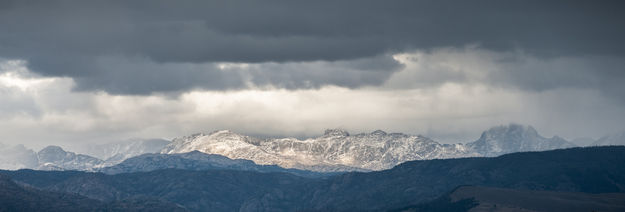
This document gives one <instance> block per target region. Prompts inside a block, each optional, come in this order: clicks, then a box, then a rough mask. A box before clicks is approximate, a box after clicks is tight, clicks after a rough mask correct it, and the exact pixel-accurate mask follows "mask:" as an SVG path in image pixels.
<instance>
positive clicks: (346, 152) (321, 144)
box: [161, 129, 476, 171]
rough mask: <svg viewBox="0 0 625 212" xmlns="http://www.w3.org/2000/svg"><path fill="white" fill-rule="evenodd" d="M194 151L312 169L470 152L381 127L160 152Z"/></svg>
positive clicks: (230, 140) (193, 141) (212, 140)
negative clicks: (352, 133) (383, 129)
mask: <svg viewBox="0 0 625 212" xmlns="http://www.w3.org/2000/svg"><path fill="white" fill-rule="evenodd" d="M194 150H198V151H201V152H204V153H207V154H220V155H224V156H227V157H229V158H233V159H248V160H252V161H254V162H255V163H257V164H264V165H271V164H276V165H280V166H282V167H285V168H300V169H308V170H314V171H349V170H381V169H387V168H391V167H393V166H395V165H397V164H399V163H402V162H405V161H409V160H420V159H432V158H449V157H462V156H476V155H474V154H470V153H468V152H465V151H464V150H463V149H462V148H457V147H456V146H454V145H443V144H440V143H437V142H434V141H432V140H431V139H428V138H425V137H419V136H409V135H404V134H401V133H391V134H387V133H385V132H383V131H381V130H380V131H375V132H373V133H361V134H357V135H350V134H349V133H348V132H347V131H345V130H340V129H329V130H326V131H325V132H324V135H322V136H320V137H316V138H309V139H306V140H304V141H302V140H299V139H295V138H278V139H259V138H254V137H250V136H244V135H240V134H236V133H233V132H230V131H216V132H213V133H210V134H208V135H199V136H198V135H194V136H185V137H182V138H177V139H174V142H172V143H171V144H170V145H168V146H167V147H165V148H164V149H163V151H161V153H165V154H173V153H185V152H191V151H194Z"/></svg>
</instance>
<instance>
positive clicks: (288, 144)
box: [0, 124, 625, 175]
mask: <svg viewBox="0 0 625 212" xmlns="http://www.w3.org/2000/svg"><path fill="white" fill-rule="evenodd" d="M624 140H625V133H624V134H614V135H610V136H605V137H603V138H601V139H599V140H597V141H595V142H594V145H615V144H620V143H619V142H621V143H622V142H623V141H624ZM574 146H576V145H575V144H573V143H571V142H569V141H567V140H565V139H563V138H561V137H558V136H553V137H551V138H545V137H543V136H541V135H540V134H538V132H537V131H536V130H535V129H534V128H533V127H531V126H523V125H518V124H509V125H504V126H496V127H493V128H491V129H488V130H486V131H484V132H483V133H482V134H481V136H480V137H479V138H478V139H477V140H475V141H472V142H468V143H464V144H463V143H457V144H441V143H438V142H436V141H434V140H432V139H430V138H427V137H424V136H420V135H407V134H403V133H386V132H384V131H381V130H376V131H374V132H371V133H360V134H355V135H351V134H349V133H348V132H347V131H345V130H340V129H330V130H326V131H325V133H324V134H323V135H322V136H319V137H314V138H308V139H303V140H300V139H296V138H256V137H252V136H246V135H241V134H237V133H234V132H232V131H228V130H220V131H214V132H212V133H207V134H204V133H198V134H193V135H190V136H183V137H180V138H175V139H173V141H171V142H170V141H167V140H162V139H149V140H132V141H125V142H117V143H110V144H100V145H91V146H83V147H80V148H76V151H79V152H80V153H74V152H71V151H66V150H63V149H62V148H61V147H58V146H49V147H46V148H44V149H42V150H40V151H39V152H35V151H33V150H30V149H28V148H26V147H24V146H22V145H18V146H6V145H0V153H4V154H1V155H0V169H10V170H15V169H21V168H29V169H40V170H83V171H99V170H106V171H107V172H110V173H121V172H129V171H130V170H135V171H147V170H153V169H158V168H176V167H177V168H181V167H186V168H188V167H189V166H190V165H189V164H195V165H197V164H202V165H197V167H196V170H202V169H208V168H209V167H212V168H215V167H221V168H224V167H222V166H221V165H223V164H212V165H211V164H209V163H211V162H215V161H214V160H205V159H200V158H202V157H204V158H210V157H214V156H202V157H187V156H184V155H181V154H183V153H192V152H194V151H198V152H201V153H205V154H208V155H221V156H225V157H227V158H229V159H234V160H235V161H236V160H238V159H242V160H245V161H250V162H253V163H254V166H258V167H261V166H267V167H269V166H271V165H277V166H279V167H280V168H284V169H285V170H286V169H291V170H292V169H299V170H308V171H313V172H327V173H337V172H348V171H376V170H385V169H389V168H392V167H394V166H396V165H398V164H400V163H403V162H406V161H413V160H429V159H445V158H463V157H494V156H498V155H502V154H507V153H513V152H526V151H544V150H551V149H561V148H570V147H574ZM154 153H160V155H146V156H144V157H142V156H141V155H143V154H154ZM168 155H169V156H168ZM189 155H196V156H197V155H199V154H189ZM133 157H137V158H133ZM167 157H170V158H169V159H166V158H167ZM129 159H132V160H130V161H129V162H127V163H125V164H120V163H122V162H123V161H125V160H129ZM157 159H158V160H162V161H161V162H158V163H156V162H155V160H157ZM165 161H167V162H165ZM174 161H180V163H179V164H173V163H174ZM181 161H184V163H183V162H181ZM191 161H192V162H191ZM118 164H120V166H116V165H118ZM129 164H133V167H129V166H128V165H129ZM195 165H194V166H195ZM123 166H126V167H125V168H123ZM157 166H159V167H157ZM106 167H111V168H106ZM113 167H114V168H113ZM148 167H151V168H148ZM242 167H247V166H242ZM226 168H228V169H233V168H234V166H231V167H226ZM248 168H249V167H248ZM263 169H264V170H266V169H265V168H263ZM112 170H116V171H112ZM241 170H247V169H246V168H241ZM304 175H308V174H307V173H304Z"/></svg>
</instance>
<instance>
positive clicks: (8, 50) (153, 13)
mask: <svg viewBox="0 0 625 212" xmlns="http://www.w3.org/2000/svg"><path fill="white" fill-rule="evenodd" d="M624 8H625V7H623V3H622V1H600V2H595V1H593V2H591V1H514V2H513V1H392V2H389V1H377V0H376V1H373V0H371V1H366V0H354V1H251V0H250V1H241V0H228V1H164V0H163V1H101V2H94V1H7V0H0V27H1V30H0V57H5V58H15V59H25V60H27V61H28V64H29V67H30V68H31V69H32V70H33V71H35V72H37V73H40V74H42V75H47V76H69V77H72V78H74V79H75V80H76V81H77V84H78V87H77V89H81V90H105V91H108V92H112V93H132V94H146V93H150V92H161V91H162V92H167V91H182V90H186V89H192V88H202V89H214V90H220V89H237V88H242V87H245V86H246V84H245V80H249V81H251V82H253V83H256V84H260V85H265V84H272V85H277V86H279V87H286V88H309V87H318V86H321V85H326V84H335V85H339V86H347V87H359V86H364V85H377V84H380V83H381V82H383V81H384V80H386V79H387V78H388V77H389V76H390V74H392V72H393V71H395V70H397V68H398V67H399V65H398V64H397V63H395V62H393V61H389V60H386V62H384V63H381V64H376V65H375V67H373V68H369V65H366V63H365V62H362V61H360V62H353V61H358V60H362V59H363V58H388V54H392V53H396V52H402V51H410V50H413V49H428V48H436V47H449V46H452V47H459V46H464V45H467V44H478V45H480V46H481V47H482V48H486V49H489V50H493V51H509V50H517V49H521V50H523V51H526V52H528V54H533V55H539V56H541V57H561V56H580V55H582V56H583V55H608V56H612V57H619V58H622V57H623V55H625V44H624V42H623V39H622V38H623V37H625V22H623V21H622V20H625V14H624V13H623V12H622V11H623V9H624ZM111 58H113V59H111ZM124 58H127V59H124ZM315 61H336V62H338V63H342V64H350V63H355V64H352V65H348V66H349V67H348V68H345V69H346V71H341V69H343V68H342V67H335V68H332V70H321V68H315V67H313V66H304V67H303V66H295V65H294V64H298V63H301V62H313V63H314V62H315ZM107 62H108V63H107ZM139 62H143V64H138V63H139ZM217 62H244V63H268V64H269V65H265V66H263V67H265V68H264V69H259V68H255V69H252V70H251V71H249V72H247V73H242V72H241V71H231V72H227V71H224V70H220V69H217V68H216V66H217V65H216V64H215V63H217ZM284 63H287V64H289V65H288V66H278V65H279V64H284ZM272 64H273V65H272ZM276 64H278V65H276ZM369 64H372V63H369ZM335 65H336V64H335ZM322 66H323V64H322ZM267 67H269V68H271V69H266V68H267ZM291 69H295V70H291ZM358 70H360V71H358ZM372 71H373V72H372ZM375 71H379V72H378V73H374V72H375ZM325 74H328V75H325ZM324 75H325V76H324ZM245 77H248V78H250V77H251V79H245ZM531 82H532V83H535V81H531Z"/></svg>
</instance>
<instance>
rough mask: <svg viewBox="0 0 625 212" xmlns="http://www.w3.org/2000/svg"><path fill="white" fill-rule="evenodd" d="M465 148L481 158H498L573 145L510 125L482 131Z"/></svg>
mask: <svg viewBox="0 0 625 212" xmlns="http://www.w3.org/2000/svg"><path fill="white" fill-rule="evenodd" d="M467 146H468V147H469V148H470V149H472V150H473V151H475V152H477V153H479V154H480V155H483V156H498V155H501V154H507V153H512V152H524V151H542V150H550V149H558V148H568V147H574V146H575V144H573V143H570V142H568V141H566V140H564V139H563V138H560V137H557V136H554V137H553V138H545V137H542V136H540V135H539V134H538V132H537V131H536V130H535V129H534V128H533V127H532V126H523V125H519V124H510V125H507V126H506V125H502V126H497V127H493V128H490V129H489V130H486V131H484V132H483V133H482V135H481V136H480V138H479V139H478V140H476V141H474V142H471V143H468V144H467Z"/></svg>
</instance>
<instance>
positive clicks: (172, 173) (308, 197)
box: [0, 146, 625, 211]
mask: <svg viewBox="0 0 625 212" xmlns="http://www.w3.org/2000/svg"><path fill="white" fill-rule="evenodd" d="M624 163H625V147H623V146H608V147H586V148H569V149H562V150H552V151H544V152H523V153H512V154H506V155H503V156H499V157H480V158H458V159H435V160H417V161H410V162H406V163H402V164H400V165H398V166H396V167H394V168H392V169H389V170H384V171H375V172H366V173H362V172H350V173H345V174H341V175H336V176H330V177H328V178H305V177H299V176H295V175H293V174H290V173H277V172H270V173H261V172H255V171H239V170H202V171H195V170H181V169H160V170H154V171H150V172H133V173H123V174H116V175H107V174H103V173H90V172H79V171H35V170H18V171H0V175H4V176H7V177H8V178H10V179H12V181H14V182H15V183H16V184H18V185H23V186H25V187H29V188H33V189H37V190H41V191H45V192H54V193H57V194H58V193H66V194H75V195H80V196H82V197H84V198H88V199H93V200H97V201H99V202H120V201H121V202H123V201H127V200H129V199H136V198H148V199H156V200H159V201H162V202H171V203H175V204H176V205H180V206H181V207H182V208H184V209H185V210H189V211H385V210H393V209H396V208H408V209H410V208H413V207H417V208H418V207H420V206H422V204H430V205H429V206H428V207H431V206H432V204H434V205H437V204H438V205H441V204H443V205H444V204H446V203H445V202H440V199H441V198H442V197H445V196H446V195H448V194H450V192H451V193H454V190H455V191H458V190H457V188H458V187H459V186H464V185H471V186H478V187H479V188H494V190H493V189H486V190H484V189H478V190H476V191H479V192H478V193H473V194H471V193H470V192H469V194H467V192H465V193H464V194H462V195H460V198H461V199H469V200H471V199H474V200H475V201H477V202H473V201H465V202H462V204H461V205H459V207H476V206H479V205H480V204H481V205H486V206H488V203H495V204H497V201H501V200H500V199H499V200H498V199H493V198H494V197H493V195H494V196H495V197H496V196H504V195H510V196H514V195H516V194H530V193H531V192H528V191H537V193H536V197H535V198H536V199H540V198H541V196H542V197H545V195H547V196H549V195H551V196H552V197H553V196H556V197H557V196H558V195H560V194H554V193H551V192H547V191H553V192H565V193H574V194H575V196H572V198H578V199H576V200H575V201H577V202H588V203H592V204H595V203H597V199H596V197H597V196H600V195H603V196H604V197H614V198H620V197H622V195H616V196H613V195H612V196H611V195H608V194H605V193H624V192H625V167H624V166H622V164H624ZM497 189H500V190H497ZM507 191H513V192H507ZM542 191H545V192H542ZM480 192H481V193H480ZM456 194H458V193H456ZM497 194H499V195H497ZM564 196H567V194H564ZM569 197H571V196H570V195H569ZM526 198H532V197H531V196H526ZM437 200H439V202H434V203H432V201H437ZM443 200H444V199H443ZM569 200H570V199H569ZM480 201H481V202H480ZM509 201H512V202H511V203H510V204H508V206H511V205H512V206H514V205H515V204H516V205H517V206H519V205H520V206H523V207H530V208H532V207H534V208H535V207H539V206H540V205H533V204H532V203H531V202H529V203H527V202H525V203H524V202H522V200H521V199H519V200H518V201H516V202H514V200H509ZM558 201H560V202H566V201H568V200H567V199H566V198H565V199H561V200H558ZM615 201H616V204H617V205H616V207H617V208H618V207H619V206H620V207H622V206H623V204H622V203H620V202H619V201H620V200H619V199H616V200H615ZM543 202H544V201H543ZM604 202H606V201H604ZM607 202H608V203H609V201H607ZM612 204H614V201H612ZM519 209H522V208H519ZM430 211H431V210H430ZM464 211H466V210H464ZM520 211H528V210H520ZM543 211H544V210H543Z"/></svg>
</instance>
